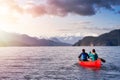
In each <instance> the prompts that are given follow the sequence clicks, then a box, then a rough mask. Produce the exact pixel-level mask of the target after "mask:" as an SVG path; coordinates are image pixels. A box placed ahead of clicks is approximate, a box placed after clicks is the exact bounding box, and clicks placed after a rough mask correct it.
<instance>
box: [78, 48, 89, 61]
mask: <svg viewBox="0 0 120 80" xmlns="http://www.w3.org/2000/svg"><path fill="white" fill-rule="evenodd" d="M78 58H79V60H80V61H88V58H89V55H88V53H86V52H85V49H82V53H81V54H80V55H79V56H78Z"/></svg>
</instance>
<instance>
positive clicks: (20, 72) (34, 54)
mask: <svg viewBox="0 0 120 80" xmlns="http://www.w3.org/2000/svg"><path fill="white" fill-rule="evenodd" d="M82 48H85V49H86V51H87V52H89V51H90V50H91V49H93V48H95V49H96V51H97V53H98V55H99V56H100V57H102V58H104V59H105V60H106V63H103V65H102V68H101V69H89V68H83V67H81V66H79V65H78V64H77V62H78V59H77V57H78V55H79V53H80V51H81V49H82ZM0 80H120V46H119V47H0Z"/></svg>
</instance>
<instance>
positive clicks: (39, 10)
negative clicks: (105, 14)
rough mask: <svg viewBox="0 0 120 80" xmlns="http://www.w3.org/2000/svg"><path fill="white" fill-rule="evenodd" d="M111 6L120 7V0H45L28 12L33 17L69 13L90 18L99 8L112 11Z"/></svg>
mask: <svg viewBox="0 0 120 80" xmlns="http://www.w3.org/2000/svg"><path fill="white" fill-rule="evenodd" d="M113 6H120V0H47V2H46V4H44V5H42V6H41V5H34V6H33V7H32V8H31V9H29V11H30V10H31V11H30V12H31V13H32V14H33V15H35V16H40V15H43V14H48V15H57V16H66V15H68V14H69V13H72V14H77V15H82V16H91V15H95V14H96V12H97V11H98V10H100V9H101V8H105V9H108V10H112V11H114V10H115V9H114V8H113Z"/></svg>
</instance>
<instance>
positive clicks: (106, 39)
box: [73, 29, 120, 46]
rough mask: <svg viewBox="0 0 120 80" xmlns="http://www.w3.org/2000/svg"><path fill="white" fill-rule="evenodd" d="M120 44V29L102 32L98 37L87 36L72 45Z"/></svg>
mask: <svg viewBox="0 0 120 80" xmlns="http://www.w3.org/2000/svg"><path fill="white" fill-rule="evenodd" d="M91 45H92V46H120V29H116V30H113V31H111V32H109V33H105V34H102V35H100V36H98V37H92V36H87V37H84V38H83V39H82V40H79V41H78V42H76V43H75V44H74V45H73V46H91Z"/></svg>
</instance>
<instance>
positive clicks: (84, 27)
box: [0, 0, 120, 37]
mask: <svg viewBox="0 0 120 80" xmlns="http://www.w3.org/2000/svg"><path fill="white" fill-rule="evenodd" d="M114 29H120V0H0V30H2V31H6V32H13V33H20V34H27V35H30V36H37V37H40V36H43V37H53V36H82V37H84V36H98V35H100V34H103V33H106V32H109V31H111V30H114Z"/></svg>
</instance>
